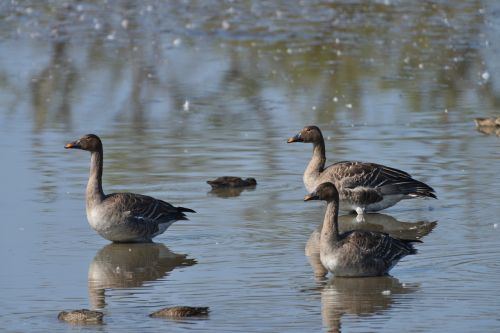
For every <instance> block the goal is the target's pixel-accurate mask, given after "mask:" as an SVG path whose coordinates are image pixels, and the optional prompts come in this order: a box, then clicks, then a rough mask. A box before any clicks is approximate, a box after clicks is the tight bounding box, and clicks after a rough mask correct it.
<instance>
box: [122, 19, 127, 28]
mask: <svg viewBox="0 0 500 333" xmlns="http://www.w3.org/2000/svg"><path fill="white" fill-rule="evenodd" d="M121 25H122V28H123V29H127V28H128V20H127V19H123V20H122V23H121Z"/></svg>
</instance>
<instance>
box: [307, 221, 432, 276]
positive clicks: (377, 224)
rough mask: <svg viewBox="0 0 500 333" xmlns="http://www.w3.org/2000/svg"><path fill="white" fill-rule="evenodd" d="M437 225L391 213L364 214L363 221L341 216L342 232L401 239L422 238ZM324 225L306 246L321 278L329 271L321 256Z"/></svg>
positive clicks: (312, 263) (313, 233)
mask: <svg viewBox="0 0 500 333" xmlns="http://www.w3.org/2000/svg"><path fill="white" fill-rule="evenodd" d="M436 225H437V222H435V221H432V222H428V221H418V222H402V221H399V220H397V219H396V218H394V217H392V216H390V215H387V214H380V213H371V214H364V220H363V222H358V220H357V216H356V215H352V214H351V215H342V216H339V232H340V233H342V232H345V231H349V230H366V231H377V232H385V233H387V234H389V235H391V236H392V237H396V238H401V239H420V238H422V237H424V236H426V235H428V234H429V233H430V232H431V231H432V230H433V229H434V228H435V227H436ZM322 226H323V223H321V224H320V225H319V226H318V227H317V228H316V229H315V230H314V231H313V232H312V233H311V235H310V236H309V239H308V240H307V242H306V246H305V255H306V256H307V257H308V260H309V263H310V265H311V267H312V269H313V272H314V276H315V277H316V278H317V279H319V280H321V279H323V278H324V277H325V276H326V274H327V273H328V271H327V270H326V269H325V268H324V267H323V265H322V264H321V260H320V258H319V237H320V234H321V227H322Z"/></svg>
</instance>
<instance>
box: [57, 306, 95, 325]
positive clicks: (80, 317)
mask: <svg viewBox="0 0 500 333" xmlns="http://www.w3.org/2000/svg"><path fill="white" fill-rule="evenodd" d="M103 316H104V314H103V313H102V312H99V311H92V310H87V309H81V310H73V311H69V312H68V311H61V312H59V315H58V316H57V319H59V320H62V321H65V322H68V323H74V324H102V317H103Z"/></svg>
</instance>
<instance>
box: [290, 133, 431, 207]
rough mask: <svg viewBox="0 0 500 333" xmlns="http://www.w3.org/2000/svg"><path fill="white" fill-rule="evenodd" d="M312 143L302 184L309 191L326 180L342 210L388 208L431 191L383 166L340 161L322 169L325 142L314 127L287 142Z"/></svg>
mask: <svg viewBox="0 0 500 333" xmlns="http://www.w3.org/2000/svg"><path fill="white" fill-rule="evenodd" d="M287 142H288V143H293V142H309V143H312V144H313V156H312V158H311V161H310V162H309V164H308V165H307V168H306V170H305V171H304V178H303V180H304V185H305V187H306V190H307V191H308V192H312V191H313V190H314V189H315V188H316V186H318V185H319V184H321V183H323V182H326V181H329V182H332V183H334V184H335V186H336V187H337V189H338V191H339V193H340V200H341V201H340V205H341V209H343V210H350V211H355V212H356V213H357V214H358V215H362V214H363V213H364V212H375V211H379V210H382V209H385V208H388V207H391V206H393V205H395V204H396V203H398V202H399V201H401V200H403V199H411V198H417V197H430V198H434V199H436V198H437V197H436V195H435V194H434V192H435V191H434V189H433V188H432V187H430V186H429V185H427V184H425V183H423V182H421V181H418V180H415V179H413V178H412V177H411V175H409V174H408V173H406V172H404V171H401V170H398V169H395V168H391V167H387V166H385V165H381V164H376V163H369V162H359V161H342V162H337V163H334V164H332V165H330V166H328V167H325V162H326V156H325V141H324V139H323V134H321V130H320V129H319V128H318V127H317V126H306V127H304V128H303V129H302V130H301V131H300V132H299V133H297V134H296V135H295V136H294V137H291V138H289V139H288V141H287Z"/></svg>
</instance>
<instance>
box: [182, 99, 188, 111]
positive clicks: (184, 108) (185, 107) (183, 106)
mask: <svg viewBox="0 0 500 333" xmlns="http://www.w3.org/2000/svg"><path fill="white" fill-rule="evenodd" d="M182 109H183V110H184V111H189V101H188V100H187V99H186V101H184V104H182Z"/></svg>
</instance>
